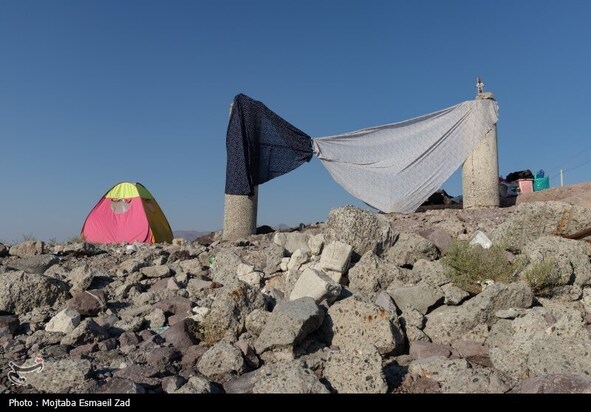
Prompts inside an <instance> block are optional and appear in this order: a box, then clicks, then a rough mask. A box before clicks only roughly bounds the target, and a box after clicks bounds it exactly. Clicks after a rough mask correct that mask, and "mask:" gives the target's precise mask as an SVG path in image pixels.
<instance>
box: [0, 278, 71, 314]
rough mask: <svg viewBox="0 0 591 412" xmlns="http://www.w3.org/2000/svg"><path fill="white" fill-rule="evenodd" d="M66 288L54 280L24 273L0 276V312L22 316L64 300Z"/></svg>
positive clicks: (60, 282)
mask: <svg viewBox="0 0 591 412" xmlns="http://www.w3.org/2000/svg"><path fill="white" fill-rule="evenodd" d="M67 294H68V286H67V285H66V284H65V283H64V282H62V281H60V280H58V279H54V278H50V277H47V276H43V275H38V274H31V273H25V272H7V273H4V274H1V275H0V311H4V312H9V313H15V314H17V315H18V314H22V313H26V312H30V311H31V310H33V309H34V308H37V307H41V306H51V305H53V304H54V303H56V302H62V301H64V300H65V298H66V296H67Z"/></svg>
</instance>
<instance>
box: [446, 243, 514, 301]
mask: <svg viewBox="0 0 591 412" xmlns="http://www.w3.org/2000/svg"><path fill="white" fill-rule="evenodd" d="M442 263H443V264H444V267H445V270H446V273H447V274H448V276H449V277H450V279H451V280H452V282H453V283H455V284H456V285H457V286H458V287H460V288H462V289H464V290H465V291H467V292H469V293H472V294H477V293H480V292H481V291H482V284H483V282H484V281H486V280H492V281H494V282H503V283H506V282H512V281H514V280H515V279H516V274H517V273H518V272H519V271H520V270H521V269H522V268H523V266H524V263H525V262H524V261H523V259H515V260H513V261H512V262H511V261H509V259H508V258H507V253H506V250H505V247H504V246H502V245H498V244H495V245H493V246H491V247H490V248H489V249H484V248H483V247H482V246H480V245H470V244H469V242H468V241H459V240H458V241H455V242H453V243H452V244H451V245H450V247H449V249H448V250H447V252H446V254H445V256H443V258H442Z"/></svg>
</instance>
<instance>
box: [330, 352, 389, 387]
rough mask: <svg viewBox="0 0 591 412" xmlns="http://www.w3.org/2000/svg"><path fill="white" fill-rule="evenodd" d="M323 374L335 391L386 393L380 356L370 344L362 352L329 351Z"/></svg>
mask: <svg viewBox="0 0 591 412" xmlns="http://www.w3.org/2000/svg"><path fill="white" fill-rule="evenodd" d="M323 376H324V378H325V379H326V381H327V382H328V384H329V385H330V387H331V388H332V389H333V390H335V391H336V392H337V393H386V392H387V391H388V385H387V384H386V379H385V376H384V372H383V370H382V357H381V356H380V354H379V353H378V351H377V350H376V349H375V348H374V347H373V346H371V345H368V346H367V348H365V350H363V351H362V352H359V351H355V352H345V351H337V352H331V353H330V355H329V356H328V359H327V360H326V362H325V363H324V371H323Z"/></svg>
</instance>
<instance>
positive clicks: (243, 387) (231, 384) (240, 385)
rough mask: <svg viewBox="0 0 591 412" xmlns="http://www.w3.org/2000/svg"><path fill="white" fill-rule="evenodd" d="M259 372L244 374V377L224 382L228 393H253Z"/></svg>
mask: <svg viewBox="0 0 591 412" xmlns="http://www.w3.org/2000/svg"><path fill="white" fill-rule="evenodd" d="M257 373H258V371H252V372H247V373H243V374H242V375H240V376H238V377H236V378H233V379H230V380H229V381H227V382H224V391H226V393H252V388H253V387H254V383H255V379H256V375H257Z"/></svg>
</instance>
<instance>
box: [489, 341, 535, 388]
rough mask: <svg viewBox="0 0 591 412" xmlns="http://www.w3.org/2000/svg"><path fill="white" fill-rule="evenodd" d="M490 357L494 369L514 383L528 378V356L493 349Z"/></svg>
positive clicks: (503, 349)
mask: <svg viewBox="0 0 591 412" xmlns="http://www.w3.org/2000/svg"><path fill="white" fill-rule="evenodd" d="M489 356H490V360H491V362H492V364H493V366H494V368H495V369H496V370H498V371H499V372H501V373H503V374H505V376H507V377H509V378H510V379H512V380H513V382H514V383H516V382H519V381H521V380H523V379H525V378H527V376H528V369H527V355H525V354H523V353H522V352H519V351H514V350H508V349H505V348H491V349H490V351H489Z"/></svg>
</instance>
